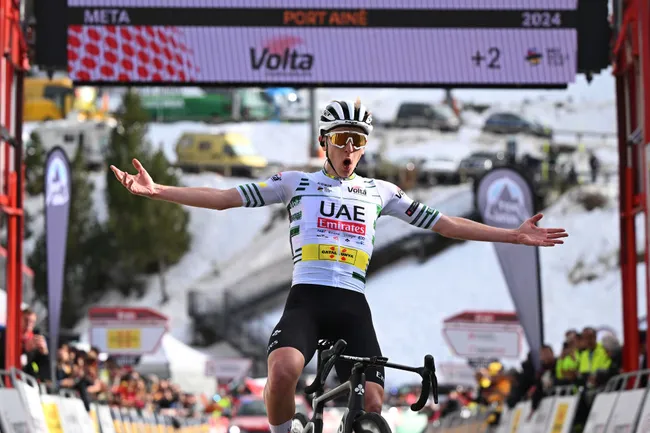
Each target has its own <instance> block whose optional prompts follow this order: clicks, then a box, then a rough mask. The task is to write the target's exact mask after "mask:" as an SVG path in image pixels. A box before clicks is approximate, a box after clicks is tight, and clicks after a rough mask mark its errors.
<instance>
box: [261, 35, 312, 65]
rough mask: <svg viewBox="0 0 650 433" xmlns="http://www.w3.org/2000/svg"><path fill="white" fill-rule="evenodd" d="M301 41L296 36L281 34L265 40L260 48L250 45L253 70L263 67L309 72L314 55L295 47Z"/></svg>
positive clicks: (301, 41)
mask: <svg viewBox="0 0 650 433" xmlns="http://www.w3.org/2000/svg"><path fill="white" fill-rule="evenodd" d="M303 42H304V41H303V40H302V39H301V38H299V37H297V36H282V37H278V38H273V39H269V40H267V41H265V42H264V43H263V44H262V46H263V48H262V49H261V50H260V49H258V48H255V47H251V48H250V56H251V66H252V68H253V70H255V71H259V70H261V69H265V70H267V71H270V72H278V73H282V72H287V73H296V72H309V71H310V70H311V68H312V66H313V65H314V55H313V54H310V53H306V52H301V51H299V50H298V49H296V46H298V45H301V44H303Z"/></svg>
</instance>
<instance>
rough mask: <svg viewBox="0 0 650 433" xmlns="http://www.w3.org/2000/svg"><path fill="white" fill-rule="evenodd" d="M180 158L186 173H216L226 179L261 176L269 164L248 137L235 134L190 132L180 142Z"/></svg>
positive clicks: (177, 153)
mask: <svg viewBox="0 0 650 433" xmlns="http://www.w3.org/2000/svg"><path fill="white" fill-rule="evenodd" d="M176 155H177V156H178V162H177V165H178V166H179V167H181V168H183V169H185V170H188V169H189V170H216V171H218V172H221V173H224V174H225V175H226V176H250V177H259V175H260V173H261V171H262V170H264V169H265V168H266V167H267V165H268V162H267V160H266V159H265V158H264V157H263V156H260V155H259V154H258V153H257V151H256V150H255V148H254V147H253V145H252V144H251V142H250V140H249V139H248V137H246V136H245V135H242V134H237V133H233V132H226V133H216V134H210V133H194V132H186V133H184V134H183V135H181V136H180V138H179V139H178V142H177V143H176Z"/></svg>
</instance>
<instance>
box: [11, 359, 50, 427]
mask: <svg viewBox="0 0 650 433" xmlns="http://www.w3.org/2000/svg"><path fill="white" fill-rule="evenodd" d="M0 374H2V373H1V372H0ZM9 375H10V378H11V384H12V386H13V387H14V388H15V389H16V390H18V394H19V395H20V398H21V400H22V402H23V407H25V409H26V411H27V413H28V416H29V431H30V432H32V433H48V431H47V424H46V422H45V415H44V413H43V406H42V405H41V398H40V388H39V386H38V382H37V381H36V379H34V378H33V377H31V376H29V375H27V374H25V373H23V372H22V370H18V369H16V368H12V369H11V370H9Z"/></svg>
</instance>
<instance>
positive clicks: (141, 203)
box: [106, 92, 190, 302]
mask: <svg viewBox="0 0 650 433" xmlns="http://www.w3.org/2000/svg"><path fill="white" fill-rule="evenodd" d="M146 122H147V114H146V112H145V111H144V110H143V109H142V105H141V103H140V98H139V97H138V95H136V94H134V93H131V92H128V93H126V94H125V96H124V99H123V106H122V109H121V112H120V113H119V116H118V126H117V128H116V129H115V131H114V132H113V135H112V137H111V143H110V145H109V152H108V156H107V163H108V164H114V165H115V166H117V167H120V168H121V169H122V170H128V171H131V172H133V168H132V167H133V166H132V162H131V161H132V159H133V158H137V159H139V160H140V162H142V164H143V165H144V166H145V168H146V169H147V170H148V171H149V174H150V175H151V177H152V178H153V179H154V180H155V181H156V182H159V183H164V184H168V185H178V184H179V180H178V178H177V177H176V175H175V174H174V173H173V171H171V169H170V164H169V162H168V161H167V159H166V158H165V156H164V154H163V153H162V151H158V152H156V153H152V152H151V150H150V146H149V145H148V144H147V143H146V142H145V135H146V131H147V129H146ZM106 204H107V206H108V229H109V231H110V233H111V234H112V235H113V237H114V240H115V248H116V249H117V251H119V264H118V266H119V268H120V269H121V275H122V276H126V280H127V281H125V283H128V281H132V282H133V283H137V282H139V276H140V275H141V274H143V273H148V272H154V271H156V272H158V274H159V276H160V287H161V293H162V302H166V301H167V300H168V298H169V296H168V294H167V290H166V287H165V278H164V275H165V272H166V269H167V267H168V266H169V265H172V264H174V263H176V262H178V260H180V258H181V257H182V256H183V254H185V252H187V250H188V248H189V244H190V236H189V233H188V231H187V226H188V222H189V215H188V213H187V212H186V211H185V210H184V209H183V208H182V207H181V206H180V205H176V204H172V203H165V202H159V201H154V200H147V199H144V198H142V197H136V196H133V195H131V194H129V193H128V192H127V191H125V190H124V187H123V186H122V185H121V184H120V183H119V182H117V181H116V180H115V178H114V175H113V173H112V172H108V173H107V183H106Z"/></svg>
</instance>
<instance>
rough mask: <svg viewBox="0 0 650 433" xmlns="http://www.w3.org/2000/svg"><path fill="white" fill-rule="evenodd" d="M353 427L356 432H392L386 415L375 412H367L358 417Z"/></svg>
mask: <svg viewBox="0 0 650 433" xmlns="http://www.w3.org/2000/svg"><path fill="white" fill-rule="evenodd" d="M352 428H353V430H354V433H392V432H391V431H390V426H389V425H388V423H387V422H386V420H385V419H384V417H382V416H381V415H379V414H378V413H374V412H367V413H364V414H363V415H361V416H360V417H358V418H357V419H356V420H355V421H354V424H353V425H352Z"/></svg>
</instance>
